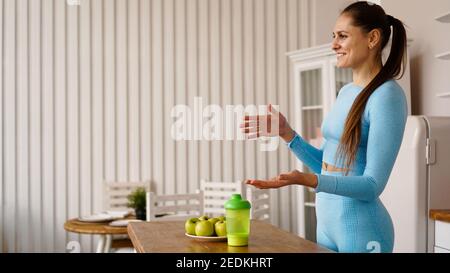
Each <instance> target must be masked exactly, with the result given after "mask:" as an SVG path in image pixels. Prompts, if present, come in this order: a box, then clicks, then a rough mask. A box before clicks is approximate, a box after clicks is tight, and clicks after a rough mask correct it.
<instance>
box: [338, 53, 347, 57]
mask: <svg viewBox="0 0 450 273" xmlns="http://www.w3.org/2000/svg"><path fill="white" fill-rule="evenodd" d="M344 55H347V54H345V53H336V56H337V57H338V58H340V57H342V56H344Z"/></svg>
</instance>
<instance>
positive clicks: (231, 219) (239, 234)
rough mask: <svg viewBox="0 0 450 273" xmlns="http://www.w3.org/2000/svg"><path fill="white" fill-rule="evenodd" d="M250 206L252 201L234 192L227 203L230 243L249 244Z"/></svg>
mask: <svg viewBox="0 0 450 273" xmlns="http://www.w3.org/2000/svg"><path fill="white" fill-rule="evenodd" d="M250 208H251V205H250V202H248V201H247V200H243V199H242V197H241V195H240V194H233V195H232V196H231V198H230V200H228V201H227V202H226V203H225V210H226V223H227V241H228V245H230V246H246V245H248V236H249V234H250Z"/></svg>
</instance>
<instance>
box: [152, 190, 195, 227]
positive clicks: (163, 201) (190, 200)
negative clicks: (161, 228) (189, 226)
mask: <svg viewBox="0 0 450 273" xmlns="http://www.w3.org/2000/svg"><path fill="white" fill-rule="evenodd" d="M146 205H147V217H146V218H147V221H149V222H150V221H176V220H186V219H188V218H194V217H200V216H202V215H203V192H202V191H197V193H192V194H171V195H157V194H155V193H154V192H147V198H146Z"/></svg>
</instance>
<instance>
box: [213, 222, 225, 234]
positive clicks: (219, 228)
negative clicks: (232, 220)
mask: <svg viewBox="0 0 450 273" xmlns="http://www.w3.org/2000/svg"><path fill="white" fill-rule="evenodd" d="M214 229H215V231H216V234H217V236H219V237H221V236H227V223H226V221H218V222H216V224H215V225H214Z"/></svg>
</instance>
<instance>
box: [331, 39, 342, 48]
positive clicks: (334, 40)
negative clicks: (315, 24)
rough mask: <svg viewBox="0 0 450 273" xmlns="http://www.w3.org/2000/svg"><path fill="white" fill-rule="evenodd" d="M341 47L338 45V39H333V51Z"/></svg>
mask: <svg viewBox="0 0 450 273" xmlns="http://www.w3.org/2000/svg"><path fill="white" fill-rule="evenodd" d="M339 47H340V45H339V44H338V43H337V41H336V38H333V41H332V42H331V49H333V50H337V49H339Z"/></svg>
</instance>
